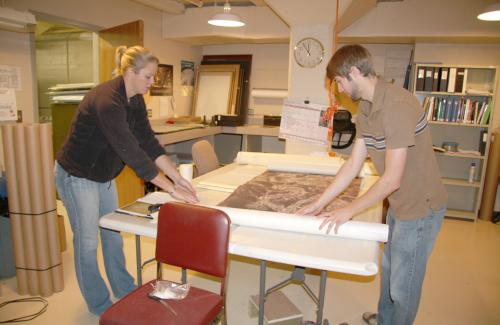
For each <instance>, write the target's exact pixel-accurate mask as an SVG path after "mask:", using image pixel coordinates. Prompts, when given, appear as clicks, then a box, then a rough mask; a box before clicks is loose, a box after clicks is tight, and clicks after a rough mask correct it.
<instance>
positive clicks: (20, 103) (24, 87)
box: [0, 30, 38, 170]
mask: <svg viewBox="0 0 500 325" xmlns="http://www.w3.org/2000/svg"><path fill="white" fill-rule="evenodd" d="M0 44H1V47H0V65H9V66H14V67H19V68H20V75H21V76H20V78H21V80H20V81H21V82H20V85H21V89H20V90H16V91H15V93H16V104H17V110H18V111H21V114H22V117H23V119H24V121H27V122H33V121H34V120H35V113H34V112H37V110H36V109H35V107H36V106H37V105H38V104H37V97H36V80H34V79H33V76H34V75H35V71H34V64H33V58H32V57H31V55H30V54H31V51H32V50H31V47H30V44H31V43H30V34H22V33H15V32H9V31H3V30H0ZM3 157H4V156H3V145H2V136H1V134H0V170H3V168H4V163H3V162H4V159H3Z"/></svg>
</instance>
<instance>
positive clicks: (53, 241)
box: [39, 123, 64, 292]
mask: <svg viewBox="0 0 500 325" xmlns="http://www.w3.org/2000/svg"><path fill="white" fill-rule="evenodd" d="M39 131H40V134H39V136H40V148H41V149H42V150H41V157H40V161H41V164H42V177H43V193H44V200H45V208H46V209H47V210H46V211H51V212H47V215H46V216H47V231H48V244H49V256H50V265H52V266H54V265H59V266H56V267H54V268H52V269H51V277H52V284H53V286H54V291H55V292H60V291H62V290H63V289H64V275H63V268H62V261H61V249H60V241H59V237H60V235H61V234H59V227H58V218H57V211H55V209H56V188H55V182H54V158H53V154H52V152H53V150H52V124H50V123H42V124H40V130H39ZM52 210H54V211H52Z"/></svg>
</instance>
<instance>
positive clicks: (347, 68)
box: [326, 44, 376, 80]
mask: <svg viewBox="0 0 500 325" xmlns="http://www.w3.org/2000/svg"><path fill="white" fill-rule="evenodd" d="M351 67H356V68H358V70H359V72H361V74H362V75H363V76H365V77H367V76H376V73H375V70H374V69H373V62H372V56H371V54H370V52H368V50H367V49H366V48H364V47H363V46H361V45H359V44H353V45H346V46H343V47H341V48H340V49H338V50H337V51H336V52H335V53H334V54H333V56H332V58H331V59H330V62H328V66H327V67H326V76H327V77H328V78H329V79H331V80H333V78H335V77H336V76H341V77H346V78H348V79H351V78H350V77H349V72H351Z"/></svg>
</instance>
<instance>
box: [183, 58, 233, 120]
mask: <svg viewBox="0 0 500 325" xmlns="http://www.w3.org/2000/svg"><path fill="white" fill-rule="evenodd" d="M239 80H240V65H239V64H210V65H200V66H199V68H198V70H197V72H196V82H195V90H194V96H193V106H192V111H191V114H192V115H193V116H205V118H206V120H207V121H210V120H211V119H212V116H214V115H217V114H220V115H233V114H236V100H237V97H238V96H237V95H238V87H239Z"/></svg>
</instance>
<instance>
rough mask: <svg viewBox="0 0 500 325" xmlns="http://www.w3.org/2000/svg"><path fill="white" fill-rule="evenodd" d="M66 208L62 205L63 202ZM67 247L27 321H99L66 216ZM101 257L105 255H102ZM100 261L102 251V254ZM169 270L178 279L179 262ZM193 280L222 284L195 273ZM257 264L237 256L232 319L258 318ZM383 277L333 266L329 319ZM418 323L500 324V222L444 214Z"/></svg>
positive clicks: (8, 284) (341, 317)
mask: <svg viewBox="0 0 500 325" xmlns="http://www.w3.org/2000/svg"><path fill="white" fill-rule="evenodd" d="M61 212H63V211H62V210H61ZM66 232H67V238H68V250H67V251H66V252H64V253H63V263H64V272H65V286H66V287H65V289H64V291H63V292H61V293H57V294H54V295H52V296H51V297H48V298H46V299H47V300H48V302H49V306H48V310H47V311H46V312H45V313H44V314H43V315H41V316H40V317H38V318H36V319H35V320H33V321H31V322H29V324H39V325H44V324H89V325H90V324H97V322H98V318H97V317H96V316H94V315H92V314H90V313H89V312H88V311H87V309H86V306H85V304H84V301H83V299H82V297H81V295H80V292H79V289H78V285H77V283H76V278H75V274H74V264H73V252H72V245H71V238H72V235H71V231H70V229H69V223H68V222H67V220H66ZM124 238H125V251H126V255H127V267H128V269H129V270H130V271H131V273H132V274H133V275H134V276H135V246H134V245H135V242H134V237H133V236H131V235H124ZM142 243H143V258H149V257H152V256H153V249H154V241H152V240H148V239H146V240H144V239H143V241H142ZM99 258H100V259H101V257H99ZM101 265H102V259H101ZM289 270H290V267H287V266H283V265H274V264H273V265H271V268H270V269H268V274H267V276H268V282H267V283H268V285H270V284H273V283H276V282H278V281H280V280H282V279H285V278H287V277H288V276H289ZM154 272H155V267H154V266H150V267H147V268H146V270H145V274H144V279H145V280H149V279H152V278H153V277H154ZM167 277H168V278H170V279H177V278H176V277H177V273H176V271H175V270H169V272H167ZM318 279H319V276H318V273H317V272H314V271H313V272H309V273H308V274H307V282H308V283H309V285H310V286H311V288H312V289H313V290H314V291H316V292H317V290H318V283H319V280H318ZM193 281H194V282H193V283H194V284H197V283H198V284H199V283H202V285H207V286H208V287H210V288H217V286H216V285H215V284H214V283H213V282H211V281H209V280H206V279H200V278H198V277H196V276H193ZM15 286H16V281H15V278H11V279H7V280H2V283H1V296H0V302H4V301H6V300H11V299H19V298H23V297H22V296H19V295H17V294H16V292H15ZM257 286H258V264H257V262H256V261H253V260H249V259H240V258H232V260H231V266H230V278H229V284H228V288H229V289H228V313H229V314H228V321H229V324H238V325H240V324H241V325H246V324H249V325H250V324H257V321H256V319H255V318H250V317H249V316H248V297H249V296H250V295H252V294H256V293H257ZM378 289H379V278H378V276H377V277H369V278H365V277H353V276H345V275H342V274H335V273H330V274H329V276H328V281H327V293H326V305H325V306H326V307H325V316H326V317H327V318H328V320H329V321H330V324H337V323H339V322H342V321H347V322H349V324H354V325H356V324H362V321H361V318H360V315H361V313H362V312H363V311H367V310H374V309H375V307H376V305H377V298H378ZM284 292H285V294H286V295H287V296H288V297H289V298H290V299H291V300H292V301H293V302H294V303H295V304H296V305H297V306H298V307H299V308H300V309H301V310H302V311H303V313H304V315H305V318H304V319H309V320H310V319H313V318H314V316H313V314H314V312H313V308H312V307H313V306H312V303H311V302H310V300H309V298H308V297H307V296H306V295H305V293H303V292H302V289H301V288H299V287H298V286H289V287H287V288H285V289H284ZM38 307H39V306H37V305H28V304H16V305H9V307H6V308H4V309H2V310H0V321H1V320H6V319H10V318H13V317H19V316H22V315H25V314H29V313H32V312H35V311H36V310H37V308H38ZM415 324H422V325H423V324H454V325H460V324H464V325H465V324H475V325H479V324H485V325H487V324H488V325H489V324H500V225H494V224H492V223H489V222H483V221H477V222H476V223H471V222H465V221H456V220H445V223H444V226H443V230H442V231H441V234H440V236H439V238H438V241H437V244H436V248H435V250H434V253H433V255H432V257H431V260H430V265H429V267H428V271H427V277H426V281H425V284H424V291H423V297H422V301H421V307H420V311H419V314H418V317H417V320H416V322H415Z"/></svg>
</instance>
